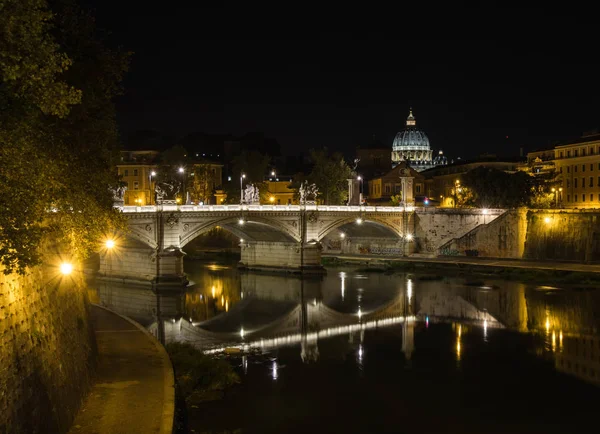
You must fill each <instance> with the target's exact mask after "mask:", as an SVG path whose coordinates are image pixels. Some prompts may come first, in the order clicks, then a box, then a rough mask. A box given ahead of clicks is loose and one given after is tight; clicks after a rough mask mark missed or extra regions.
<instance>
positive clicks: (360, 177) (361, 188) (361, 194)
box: [356, 175, 363, 205]
mask: <svg viewBox="0 0 600 434" xmlns="http://www.w3.org/2000/svg"><path fill="white" fill-rule="evenodd" d="M356 179H358V180H359V181H360V191H359V192H360V195H359V197H358V204H359V205H362V204H363V178H362V176H360V175H358V177H357V178H356Z"/></svg>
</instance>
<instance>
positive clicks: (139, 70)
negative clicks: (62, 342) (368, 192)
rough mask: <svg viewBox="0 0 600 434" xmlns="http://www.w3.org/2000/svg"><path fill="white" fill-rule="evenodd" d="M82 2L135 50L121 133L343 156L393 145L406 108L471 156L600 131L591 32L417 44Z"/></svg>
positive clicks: (445, 142)
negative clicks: (218, 139)
mask: <svg viewBox="0 0 600 434" xmlns="http://www.w3.org/2000/svg"><path fill="white" fill-rule="evenodd" d="M88 3H89V4H92V6H93V7H94V8H95V15H96V16H97V22H98V25H99V26H101V27H103V28H106V29H110V30H111V31H112V35H111V38H112V40H113V41H117V42H119V43H120V44H121V45H123V46H124V47H125V48H127V49H128V50H131V51H133V52H134V53H135V54H134V56H133V59H132V65H131V70H130V72H129V74H128V76H127V78H126V80H125V83H124V84H125V89H126V92H125V95H124V96H123V97H120V98H119V100H118V104H117V108H118V117H119V123H120V126H121V129H122V132H123V135H124V136H127V135H128V134H129V133H131V132H134V131H136V130H147V129H153V130H159V131H162V132H164V133H167V134H170V135H174V136H183V135H185V134H187V133H190V132H193V131H202V132H207V133H231V134H234V135H242V134H244V133H246V132H250V131H262V132H264V133H265V135H266V136H268V137H274V138H276V139H277V140H278V141H279V142H280V144H281V145H282V151H283V153H285V154H298V153H299V152H300V151H302V150H308V149H310V148H313V147H314V148H318V147H322V146H327V147H329V148H330V149H335V150H342V151H344V152H345V153H346V154H348V155H352V153H353V150H354V148H355V147H356V146H357V145H359V144H365V143H368V142H369V141H371V138H372V136H373V135H376V137H377V138H378V139H379V140H381V141H382V142H384V143H385V144H388V145H389V146H390V147H391V143H392V140H393V138H394V136H395V134H396V132H397V131H398V130H401V129H403V128H404V124H405V120H406V116H407V114H408V109H409V107H410V106H412V107H413V112H414V115H415V117H416V119H417V126H418V127H420V128H422V129H423V130H424V131H425V132H426V133H427V135H428V136H429V139H430V142H431V145H432V148H433V149H434V150H435V151H436V152H437V150H438V149H440V148H441V149H443V150H444V152H445V153H446V155H448V156H449V157H457V156H460V157H462V158H470V157H474V156H477V155H479V154H481V153H485V152H489V153H496V154H499V155H518V153H519V148H520V147H523V148H524V150H525V152H527V151H532V150H536V149H543V148H545V147H547V146H550V145H551V144H552V143H553V142H556V141H558V140H565V139H569V138H576V137H579V136H581V135H582V133H584V132H586V131H590V130H593V129H596V128H598V127H600V117H599V114H600V108H599V107H600V106H599V105H598V103H597V102H598V99H599V98H598V97H599V96H600V88H599V86H598V85H597V81H598V78H597V77H598V75H599V74H598V71H597V70H596V68H595V67H593V65H594V63H595V60H594V57H595V51H596V50H595V48H592V47H591V46H590V44H589V43H588V41H595V40H597V39H598V38H597V36H596V37H593V38H592V39H588V36H586V35H584V34H582V33H581V32H578V33H577V34H574V35H573V34H571V33H568V34H569V36H565V35H566V34H567V33H566V32H565V33H564V34H561V33H557V32H554V31H553V32H540V31H537V29H533V28H529V30H528V31H527V33H523V34H519V35H515V32H513V31H511V23H505V24H506V25H505V26H504V29H503V30H504V31H503V32H495V33H494V32H488V33H492V34H493V36H494V37H493V38H489V37H486V36H485V35H483V34H480V33H479V32H478V31H473V32H472V34H471V37H470V38H469V37H461V38H456V39H453V38H451V37H450V36H451V35H452V34H453V33H446V34H445V35H444V37H443V38H442V37H437V38H436V37H435V36H430V37H429V38H428V39H418V38H413V37H409V35H408V33H407V34H406V37H403V36H404V33H403V32H394V33H390V34H386V33H374V32H372V31H367V30H366V29H365V30H363V31H360V32H357V33H356V34H350V33H333V32H330V33H316V32H315V30H314V29H312V28H310V25H309V26H308V27H307V29H308V30H310V32H308V31H307V32H306V33H307V34H309V35H310V36H303V34H302V33H298V32H297V33H294V34H291V32H282V31H280V30H279V29H277V30H275V29H273V30H271V29H267V30H268V31H264V30H265V29H264V28H262V30H261V31H259V30H256V29H258V28H260V27H261V26H262V25H261V24H259V23H256V29H254V30H253V28H252V27H251V26H246V27H239V26H238V25H236V24H235V23H231V24H230V25H228V24H227V21H226V20H223V16H222V13H223V12H222V11H221V14H219V15H218V17H219V19H213V18H214V17H215V16H216V14H213V13H212V12H211V11H207V10H205V9H204V10H201V9H198V8H196V9H194V8H177V9H175V8H171V9H168V8H167V5H166V4H165V3H160V4H158V5H157V6H153V5H152V4H151V3H144V7H143V8H140V7H139V5H138V7H136V8H130V9H127V6H125V5H124V3H126V2H120V3H117V2H111V1H104V2H100V1H88ZM199 3H200V2H199ZM423 33H427V34H428V35H429V34H434V32H423ZM462 33H463V34H464V33H465V32H462ZM466 33H467V36H468V33H469V32H466ZM550 34H551V35H552V36H549V35H550Z"/></svg>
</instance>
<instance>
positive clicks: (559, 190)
mask: <svg viewBox="0 0 600 434" xmlns="http://www.w3.org/2000/svg"><path fill="white" fill-rule="evenodd" d="M557 202H560V203H561V204H562V187H558V201H557ZM561 208H562V206H561Z"/></svg>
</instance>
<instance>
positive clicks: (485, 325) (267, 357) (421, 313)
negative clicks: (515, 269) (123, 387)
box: [93, 261, 600, 433]
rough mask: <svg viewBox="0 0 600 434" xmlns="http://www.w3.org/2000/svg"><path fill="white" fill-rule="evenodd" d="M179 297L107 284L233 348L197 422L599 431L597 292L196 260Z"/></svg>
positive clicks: (154, 314) (167, 322)
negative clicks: (231, 372)
mask: <svg viewBox="0 0 600 434" xmlns="http://www.w3.org/2000/svg"><path fill="white" fill-rule="evenodd" d="M186 272H187V273H188V277H189V279H190V282H191V283H190V286H189V287H188V288H187V290H186V291H185V292H183V293H181V292H163V293H161V294H158V295H157V294H155V293H154V292H153V291H152V290H151V289H150V288H148V287H142V286H136V285H131V284H127V285H124V284H117V283H108V282H96V283H95V284H94V286H95V292H94V294H93V295H94V297H97V301H99V302H100V303H101V304H104V305H106V306H108V307H110V308H112V309H114V310H116V311H118V312H120V313H122V314H125V315H128V316H130V317H132V318H133V319H135V320H137V321H138V322H140V323H142V324H143V325H145V326H146V327H148V329H149V330H150V331H151V332H152V333H154V334H155V335H156V336H157V337H159V338H161V339H163V340H165V341H167V342H168V341H174V340H177V341H186V342H190V343H192V344H194V345H196V346H197V347H199V348H201V349H203V350H206V351H207V352H210V353H211V354H214V355H215V357H226V358H227V359H228V360H229V361H230V362H231V363H232V364H233V365H234V367H235V369H236V370H237V371H238V372H239V374H240V377H241V384H240V385H238V386H236V387H234V388H233V390H231V391H230V392H228V393H227V395H226V397H225V398H224V399H222V400H219V401H213V402H207V403H205V404H202V405H200V406H198V408H192V409H191V410H190V413H189V423H190V426H191V428H192V429H194V432H213V433H222V432H236V430H240V431H239V432H243V433H290V432H293V433H296V432H297V433H338V432H339V433H437V432H439V433H508V432H510V433H538V432H539V433H579V432H582V433H583V432H594V433H596V432H598V431H599V430H600V428H599V425H598V417H597V415H596V411H597V409H598V404H599V403H600V388H599V387H598V386H599V385H600V336H599V334H600V333H599V330H600V291H599V290H596V289H595V288H577V287H566V286H565V287H548V286H539V285H535V284H527V283H522V282H515V281H499V280H493V279H491V278H485V277H481V276H477V277H465V276H444V275H443V274H441V275H437V274H436V273H435V271H431V270H430V271H428V272H424V273H396V274H385V273H373V272H370V273H369V272H364V271H360V270H357V269H351V268H347V269H345V268H331V269H328V272H327V275H326V276H323V277H318V278H314V277H313V278H306V279H304V280H301V279H299V278H298V277H290V276H282V275H267V274H257V273H243V272H239V271H238V270H237V269H236V267H235V264H234V263H227V262H200V261H189V262H187V263H186Z"/></svg>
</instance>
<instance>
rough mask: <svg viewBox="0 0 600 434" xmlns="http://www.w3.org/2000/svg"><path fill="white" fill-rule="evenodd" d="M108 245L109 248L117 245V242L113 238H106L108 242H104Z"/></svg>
mask: <svg viewBox="0 0 600 434" xmlns="http://www.w3.org/2000/svg"><path fill="white" fill-rule="evenodd" d="M104 244H105V245H106V248H107V249H112V248H113V247H114V246H115V242H114V241H113V240H106V243H104Z"/></svg>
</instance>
